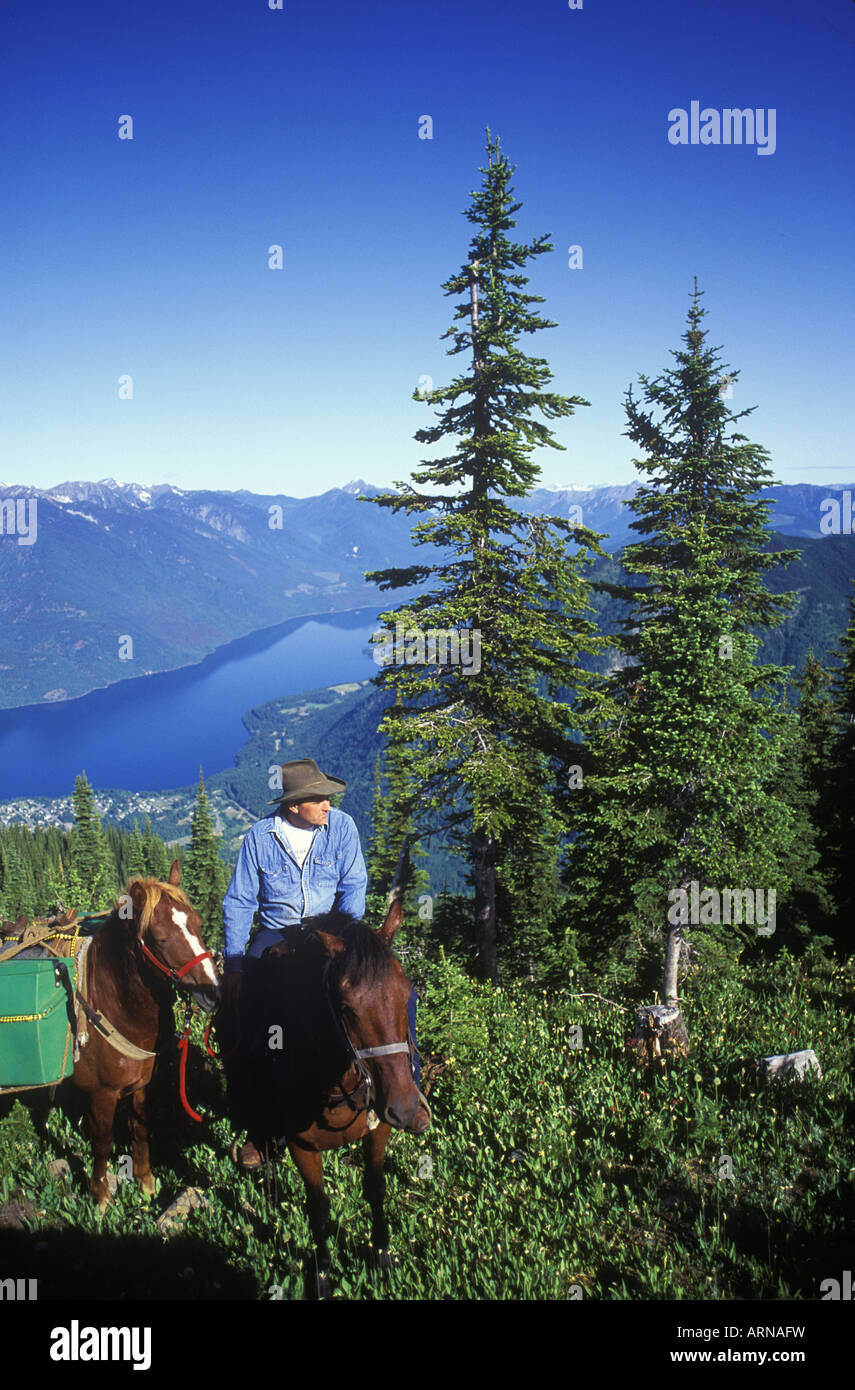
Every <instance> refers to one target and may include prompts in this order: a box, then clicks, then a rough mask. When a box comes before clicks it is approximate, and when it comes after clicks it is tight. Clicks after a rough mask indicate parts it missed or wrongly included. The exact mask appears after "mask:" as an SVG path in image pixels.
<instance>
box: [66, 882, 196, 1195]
mask: <svg viewBox="0 0 855 1390" xmlns="http://www.w3.org/2000/svg"><path fill="white" fill-rule="evenodd" d="M180 881H181V870H180V867H179V864H178V861H177V860H175V862H174V863H173V865H172V869H171V872H170V875H169V882H168V883H161V882H159V881H158V880H157V879H152V878H147V879H133V880H132V881H131V882H130V883H129V884H128V891H127V894H126V895H125V899H124V901H122V900H120V902H119V903H118V904H117V905H116V907H115V908H114V910H113V912H112V914H111V916H110V917H109V918H108V920H107V921H106V923H105V924H104V926H103V927H102V928H101V929H100V931H99V932H98V934H97V935H96V936H94V937H93V938H92V940H91V944H90V945H89V946H88V948H87V954H86V957H85V959H84V962H83V967H82V970H81V972H80V973H81V978H80V979H78V985H77V988H78V995H79V996H82V1001H83V1002H82V1003H81V1011H80V1012H79V1014H78V1020H79V1021H78V1030H79V1031H78V1042H79V1045H80V1046H79V1057H78V1058H77V1060H76V1061H75V1064H74V1072H73V1074H72V1079H73V1081H74V1084H75V1086H77V1087H79V1088H80V1090H82V1091H85V1092H87V1093H88V1095H89V1127H90V1132H91V1136H92V1150H93V1155H94V1166H93V1169H92V1178H91V1180H90V1183H89V1190H90V1191H91V1193H92V1195H93V1197H94V1198H95V1199H96V1201H97V1203H98V1207H99V1210H101V1211H102V1212H103V1210H104V1208H105V1207H106V1205H107V1202H108V1201H109V1200H110V1197H109V1192H108V1188H107V1158H108V1155H109V1153H110V1150H111V1149H112V1147H113V1118H114V1116H115V1112H116V1105H117V1103H118V1102H119V1100H121V1099H122V1098H123V1097H125V1096H130V1097H131V1102H132V1106H133V1114H132V1118H131V1135H132V1155H133V1174H134V1177H135V1178H136V1180H137V1182H138V1183H139V1184H140V1186H141V1187H142V1189H143V1191H144V1192H148V1193H151V1192H153V1191H154V1178H153V1177H152V1173H151V1164H150V1160H149V1144H148V1124H147V1122H146V1088H147V1086H148V1083H149V1081H150V1080H151V1074H152V1071H153V1068H154V1062H155V1056H156V1053H157V1049H158V1043H161V1044H163V1043H165V1042H167V1043H168V1042H169V1041H171V1038H172V1035H173V1033H174V1023H173V1015H172V1002H173V997H174V996H173V993H172V986H173V985H178V986H180V987H183V988H185V989H187V990H188V991H189V992H190V994H191V995H192V996H193V998H194V999H195V1000H196V1002H197V1003H198V1004H199V1005H200V1007H201V1008H203V1009H204V1010H205V1011H206V1012H208V1013H209V1012H210V1011H211V1010H212V1009H213V1008H214V1007H215V1006H216V1003H217V1001H218V999H219V992H220V990H219V979H218V977H217V973H216V971H215V969H214V965H213V961H212V958H211V955H210V952H208V951H206V950H205V947H204V944H203V942H202V937H201V934H200V932H201V926H202V919H201V918H200V916H199V914H198V912H196V910H195V909H194V908H193V906H192V905H191V903H190V902H189V900H188V899H187V898H186V897H185V895H184V893H182V891H181V889H180V888H179V886H178V885H179V883H180ZM131 914H132V915H131ZM136 1053H138V1054H140V1055H138V1056H137V1055H135V1054H136Z"/></svg>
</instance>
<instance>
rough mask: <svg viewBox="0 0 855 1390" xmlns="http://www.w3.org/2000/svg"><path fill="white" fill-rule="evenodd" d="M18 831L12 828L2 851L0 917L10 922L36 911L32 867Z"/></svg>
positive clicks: (33, 914) (17, 828)
mask: <svg viewBox="0 0 855 1390" xmlns="http://www.w3.org/2000/svg"><path fill="white" fill-rule="evenodd" d="M18 830H19V827H18V826H15V827H13V833H12V834H11V835H10V836H9V837H8V839H7V840H6V843H5V846H4V849H3V894H2V915H3V917H4V918H6V919H7V920H8V921H10V922H14V921H16V920H17V918H18V917H19V916H20V915H21V914H22V913H23V915H24V916H25V917H28V918H30V917H33V916H35V914H36V910H37V902H36V892H35V883H34V879H33V871H32V865H31V864H30V862H29V859H28V857H27V855H26V852H25V849H24V845H23V841H22V837H21V835H20V834H19V833H16V832H18Z"/></svg>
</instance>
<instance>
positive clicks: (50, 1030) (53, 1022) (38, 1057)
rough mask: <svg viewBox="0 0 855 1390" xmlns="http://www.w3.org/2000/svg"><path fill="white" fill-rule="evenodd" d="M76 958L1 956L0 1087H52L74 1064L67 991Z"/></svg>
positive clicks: (72, 984)
mask: <svg viewBox="0 0 855 1390" xmlns="http://www.w3.org/2000/svg"><path fill="white" fill-rule="evenodd" d="M63 967H65V968H66V969H67V971H68V978H69V981H70V983H71V987H72V989H73V988H74V985H75V973H74V961H73V960H63V961H57V960H54V959H53V958H49V959H47V960H44V959H42V960H21V959H19V958H16V959H13V960H7V961H4V960H2V959H0V1089H2V1087H4V1086H49V1085H52V1084H53V1083H54V1082H57V1081H62V1079H63V1077H66V1076H70V1075H71V1072H72V1070H73V1067H74V1057H73V1048H72V1039H71V1029H70V1027H69V1021H68V993H67V991H66V988H65V985H64V983H63V979H62V968H63Z"/></svg>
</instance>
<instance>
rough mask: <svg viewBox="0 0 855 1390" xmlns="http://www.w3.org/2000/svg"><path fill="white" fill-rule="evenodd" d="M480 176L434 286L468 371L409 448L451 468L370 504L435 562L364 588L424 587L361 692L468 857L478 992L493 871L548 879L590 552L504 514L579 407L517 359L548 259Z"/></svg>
mask: <svg viewBox="0 0 855 1390" xmlns="http://www.w3.org/2000/svg"><path fill="white" fill-rule="evenodd" d="M487 160H488V162H487V167H486V168H484V169H482V170H481V172H482V173H483V175H484V182H483V186H482V188H481V189H480V190H479V191H477V192H475V193H473V195H472V204H471V206H470V207H469V208H468V209H467V210H466V212H465V214H464V215H465V216H466V217H467V218H468V220H469V221H470V222H471V223H472V225H473V226H474V228H475V234H474V236H473V238H472V241H471V243H470V249H469V255H468V257H467V260H466V262H465V263H464V265H463V266H462V267H461V269H460V271H459V272H458V273H456V274H455V275H453V276H452V277H451V279H449V280H448V281H447V282H446V283H445V285H444V286H443V288H444V290H445V293H446V294H447V295H452V296H461V295H462V296H464V298H463V299H462V301H460V302H459V303H458V304H457V306H456V312H455V319H454V323H453V324H452V326H451V328H450V329H449V330H448V333H446V335H445V336H446V337H450V338H452V340H453V346H452V347H451V348H449V349H448V355H455V354H457V353H461V352H465V353H467V355H469V357H470V358H471V361H470V363H469V365H468V366H467V367H465V368H464V370H463V372H462V374H461V375H459V376H458V377H456V378H455V379H454V380H453V381H452V382H451V384H450V385H449V386H447V387H444V388H440V389H436V390H433V391H431V392H430V394H429V397H428V400H429V403H430V404H431V405H433V406H434V407H436V408H437V409H438V410H440V411H441V414H440V418H439V421H438V423H437V424H435V425H433V426H432V427H429V428H426V429H422V430H419V431H418V432H417V433H416V436H415V438H416V439H417V440H418V441H419V442H420V443H423V444H436V443H438V442H439V441H441V440H443V439H446V438H447V437H449V436H452V437H453V438H454V441H455V443H454V447H453V452H451V453H450V454H447V455H445V456H444V457H443V458H440V459H438V460H433V461H428V460H426V461H424V463H423V466H422V467H421V468H420V469H418V470H416V472H415V473H414V475H413V477H414V484H415V485H413V484H409V483H397V484H396V487H398V488H399V489H400V491H399V492H398V493H396V494H389V495H385V496H380V497H376V498H373V499H371V500H372V501H373V502H375V503H377V504H378V505H380V506H382V507H389V508H391V509H392V510H393V511H394V512H398V511H400V510H404V511H406V512H407V513H408V514H410V515H412V516H414V517H416V518H417V519H418V520H417V522H416V525H415V527H414V531H413V540H414V543H415V544H416V545H418V546H423V545H430V546H434V547H437V548H438V549H439V551H440V552H441V554H442V557H443V558H442V559H441V560H439V561H438V562H437V563H433V564H416V565H413V566H411V567H409V568H408V569H389V570H382V571H378V572H375V573H374V574H372V575H370V576H369V578H372V579H374V580H375V581H376V582H378V583H379V585H380V588H381V589H383V590H385V589H395V588H400V587H403V586H411V585H414V584H424V585H427V587H426V588H424V589H423V590H422V591H421V592H420V593H419V594H418V595H417V596H416V597H415V598H411V599H409V601H408V602H407V604H406V606H405V607H402V608H401V609H399V610H397V611H389V612H387V613H384V614H383V615H382V617H381V623H382V624H383V626H384V628H385V629H386V630H387V631H388V632H389V633H391V634H393V635H397V625H398V624H401V625H402V627H401V632H402V633H403V634H405V635H406V634H409V635H410V636H406V637H405V640H406V641H407V651H406V655H405V659H404V664H397V652H396V653H394V664H385V665H384V666H383V669H382V670H381V673H380V675H379V676H378V677H377V683H378V684H380V685H385V686H390V687H393V688H394V689H395V690H396V691H397V692H398V693H399V695H400V697H401V704H400V706H398V707H392V708H390V709H389V711H388V712H387V714H386V716H385V718H384V720H383V723H382V725H381V729H382V731H383V733H384V734H385V736H386V738H387V740H388V742H389V744H390V746H391V747H395V748H398V747H400V748H402V749H405V750H406V754H405V756H406V768H407V777H408V779H409V783H410V787H411V788H412V789H413V791H414V794H415V796H417V798H418V803H419V806H420V807H421V809H422V811H423V813H425V814H426V815H434V814H435V815H437V816H438V817H439V818H441V820H442V822H443V823H444V824H445V825H446V826H447V828H448V833H449V835H450V837H451V839H452V842H453V843H456V844H457V845H458V846H459V847H461V848H462V849H464V851H465V852H466V853H468V855H469V857H470V863H471V868H472V877H473V883H474V888H475V905H474V906H475V944H476V950H477V958H478V966H479V970H480V973H481V975H482V976H483V977H484V978H488V979H493V980H495V979H496V978H497V943H496V891H495V887H496V872H497V869H498V870H499V871H500V870H501V866H502V863H503V861H504V859H505V857H506V856H507V854H508V853H509V852H511V851H512V847H513V846H514V844H518V843H520V842H522V841H523V840H527V844H528V847H529V852H530V853H531V854H533V855H536V856H537V857H538V860H539V861H540V862H541V863H542V864H543V865H544V866H545V867H544V872H548V865H549V862H550V856H551V852H552V846H551V845H548V844H547V843H546V840H545V838H544V836H542V835H541V836H538V834H537V833H536V832H533V829H532V827H533V826H536V825H537V824H538V823H540V824H542V825H545V824H548V823H550V821H551V819H552V817H553V816H554V815H557V814H558V812H557V790H558V788H559V787H560V786H561V785H562V784H563V782H564V779H565V778H566V775H567V766H568V763H569V762H572V761H574V760H575V759H574V750H573V749H572V746H571V741H570V737H569V736H570V733H571V730H572V729H574V728H578V719H576V718H575V717H574V715H573V711H572V710H571V707H570V705H569V703H567V702H566V701H565V700H564V699H563V698H561V695H562V692H563V691H564V690H565V689H566V688H570V689H573V688H575V687H577V686H579V685H583V684H585V683H587V682H589V681H590V679H591V678H590V676H589V674H588V673H587V672H585V671H583V670H582V669H581V668H580V665H579V662H580V658H581V657H583V656H584V655H592V654H593V653H594V652H595V651H597V650H599V649H600V647H601V645H602V642H601V639H598V638H597V636H596V635H595V633H594V630H593V627H592V624H591V623H590V621H589V619H588V617H587V613H588V611H589V604H588V589H587V584H586V582H585V579H584V571H585V564H586V562H587V561H588V559H589V556H590V552H591V550H592V549H596V550H597V551H599V547H598V546H597V543H596V538H595V537H594V536H593V534H592V533H591V532H589V531H586V530H584V529H583V528H581V527H577V526H574V525H572V524H570V523H569V522H563V521H560V520H557V519H552V518H546V517H539V516H533V515H521V513H520V512H519V511H518V510H517V509H515V508H514V507H512V506H511V505H510V504H509V502H508V501H507V500H506V499H509V498H520V497H525V496H526V495H527V494H528V493H529V492H530V491H531V489H532V488H533V487H534V486H535V485H536V483H537V481H538V478H539V474H540V469H539V466H538V465H537V463H535V461H534V460H533V459H532V457H531V455H532V452H533V450H534V448H535V447H536V446H549V447H552V448H561V447H563V446H561V445H559V444H558V443H557V442H556V441H555V439H554V438H553V436H552V433H551V431H550V430H549V428H548V427H547V426H546V425H545V424H543V423H541V422H539V421H536V420H534V419H532V418H531V417H532V413H533V412H536V411H539V412H540V413H541V414H542V415H543V416H545V417H546V419H554V418H559V417H562V416H568V415H572V414H573V412H574V410H575V408H576V406H578V405H585V404H587V402H585V401H583V400H582V399H581V398H579V397H566V396H560V395H557V394H555V393H552V392H549V391H546V390H545V389H544V388H545V387H546V386H547V384H548V383H549V381H550V380H551V378H552V373H551V372H550V370H549V367H548V364H547V363H546V361H545V360H543V359H542V358H537V357H530V356H526V355H525V354H524V353H523V352H522V351H521V350H520V348H519V346H518V339H519V338H520V337H521V335H522V334H524V333H534V332H537V331H539V330H541V329H545V328H549V327H554V326H555V325H554V324H553V323H551V322H550V321H549V320H547V319H544V318H542V317H541V316H540V315H539V314H538V313H537V312H536V309H535V306H536V305H537V304H540V303H542V302H543V299H542V297H541V296H537V295H531V294H527V293H525V292H524V286H525V285H526V284H527V283H528V279H527V277H526V276H525V275H523V274H521V273H520V271H521V269H522V267H524V266H525V264H526V263H527V262H528V261H529V260H531V259H533V258H534V257H537V256H541V255H544V254H545V253H546V252H548V251H550V250H552V247H551V245H550V243H549V239H548V237H545V236H541V237H538V238H536V239H534V240H533V241H531V242H529V243H526V244H523V243H518V242H515V241H513V240H512V239H511V237H510V236H509V233H510V231H511V229H512V228H513V227H514V226H515V225H516V221H515V217H514V214H515V213H516V212H518V211H519V209H520V208H521V206H522V204H521V203H518V202H514V199H513V192H512V189H511V183H510V180H511V176H512V173H513V169H512V167H511V165H510V164H509V163H508V161H507V159H506V158H505V156H504V155H503V154H502V153H501V152H500V149H499V142H498V140H496V141H493V140H492V139H491V138H490V133H489V131H488V132H487ZM414 394H415V398H416V399H420V397H419V393H418V392H416V393H414ZM422 485H424V486H425V487H426V488H427V490H425V491H420V490H419V488H420V487H421V486H422ZM569 542H573V543H575V552H574V553H573V554H572V555H570V554H568V543H569ZM431 631H434V632H440V633H443V632H452V633H454V634H456V635H457V636H458V638H462V639H463V640H464V641H465V642H466V643H467V648H466V650H467V653H468V655H467V657H466V660H468V668H467V667H466V666H465V665H464V661H461V662H459V663H458V664H453V663H452V662H451V661H448V660H446V661H445V663H442V662H441V661H440V660H439V642H438V640H437V643H436V647H435V649H434V650H433V651H431V648H430V644H429V639H428V637H427V634H428V633H430V632H431ZM476 640H477V641H480V654H479V657H478V658H477V664H478V666H479V668H480V669H478V670H477V671H476V669H475V666H476V654H475V653H476V647H475V643H476ZM416 663H418V664H416Z"/></svg>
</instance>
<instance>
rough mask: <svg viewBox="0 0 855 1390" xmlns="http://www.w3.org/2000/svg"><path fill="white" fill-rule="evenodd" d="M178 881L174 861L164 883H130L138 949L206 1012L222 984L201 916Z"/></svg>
mask: <svg viewBox="0 0 855 1390" xmlns="http://www.w3.org/2000/svg"><path fill="white" fill-rule="evenodd" d="M180 882H181V869H180V866H179V863H178V860H177V859H176V860H175V861H174V862H173V865H172V868H171V870H170V873H169V882H168V883H161V882H159V880H157V879H153V878H142V879H140V878H136V879H132V880H131V882H130V883H129V884H128V894H129V896H130V899H131V903H132V904H133V913H134V922H135V924H136V928H137V936H138V940H139V949H140V951H141V953H142V956H143V958H144V959H145V961H146V962H147V963H148V964H149V966H151V968H152V969H153V970H154V971H155V972H156V973H157V974H158V975H160V976H163V977H164V978H166V979H169V980H171V981H172V983H173V984H175V985H183V986H185V987H186V988H187V989H188V990H189V991H190V993H191V995H192V996H193V998H194V999H195V1001H196V1003H197V1004H198V1005H199V1006H200V1008H202V1009H204V1010H205V1012H206V1013H210V1012H211V1011H212V1010H213V1009H214V1008H216V1006H217V1003H218V1000H219V997H220V982H219V979H218V977H217V972H216V970H215V969H214V964H213V961H212V959H211V954H210V952H209V951H207V950H206V949H205V946H204V943H203V941H202V936H201V930H202V919H201V917H200V916H199V914H198V912H197V911H196V909H195V908H194V907H193V905H192V903H191V902H190V900H189V899H188V898H187V897H186V896H185V894H184V893H182V891H181V889H180V888H179V886H178V885H179V883H180Z"/></svg>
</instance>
